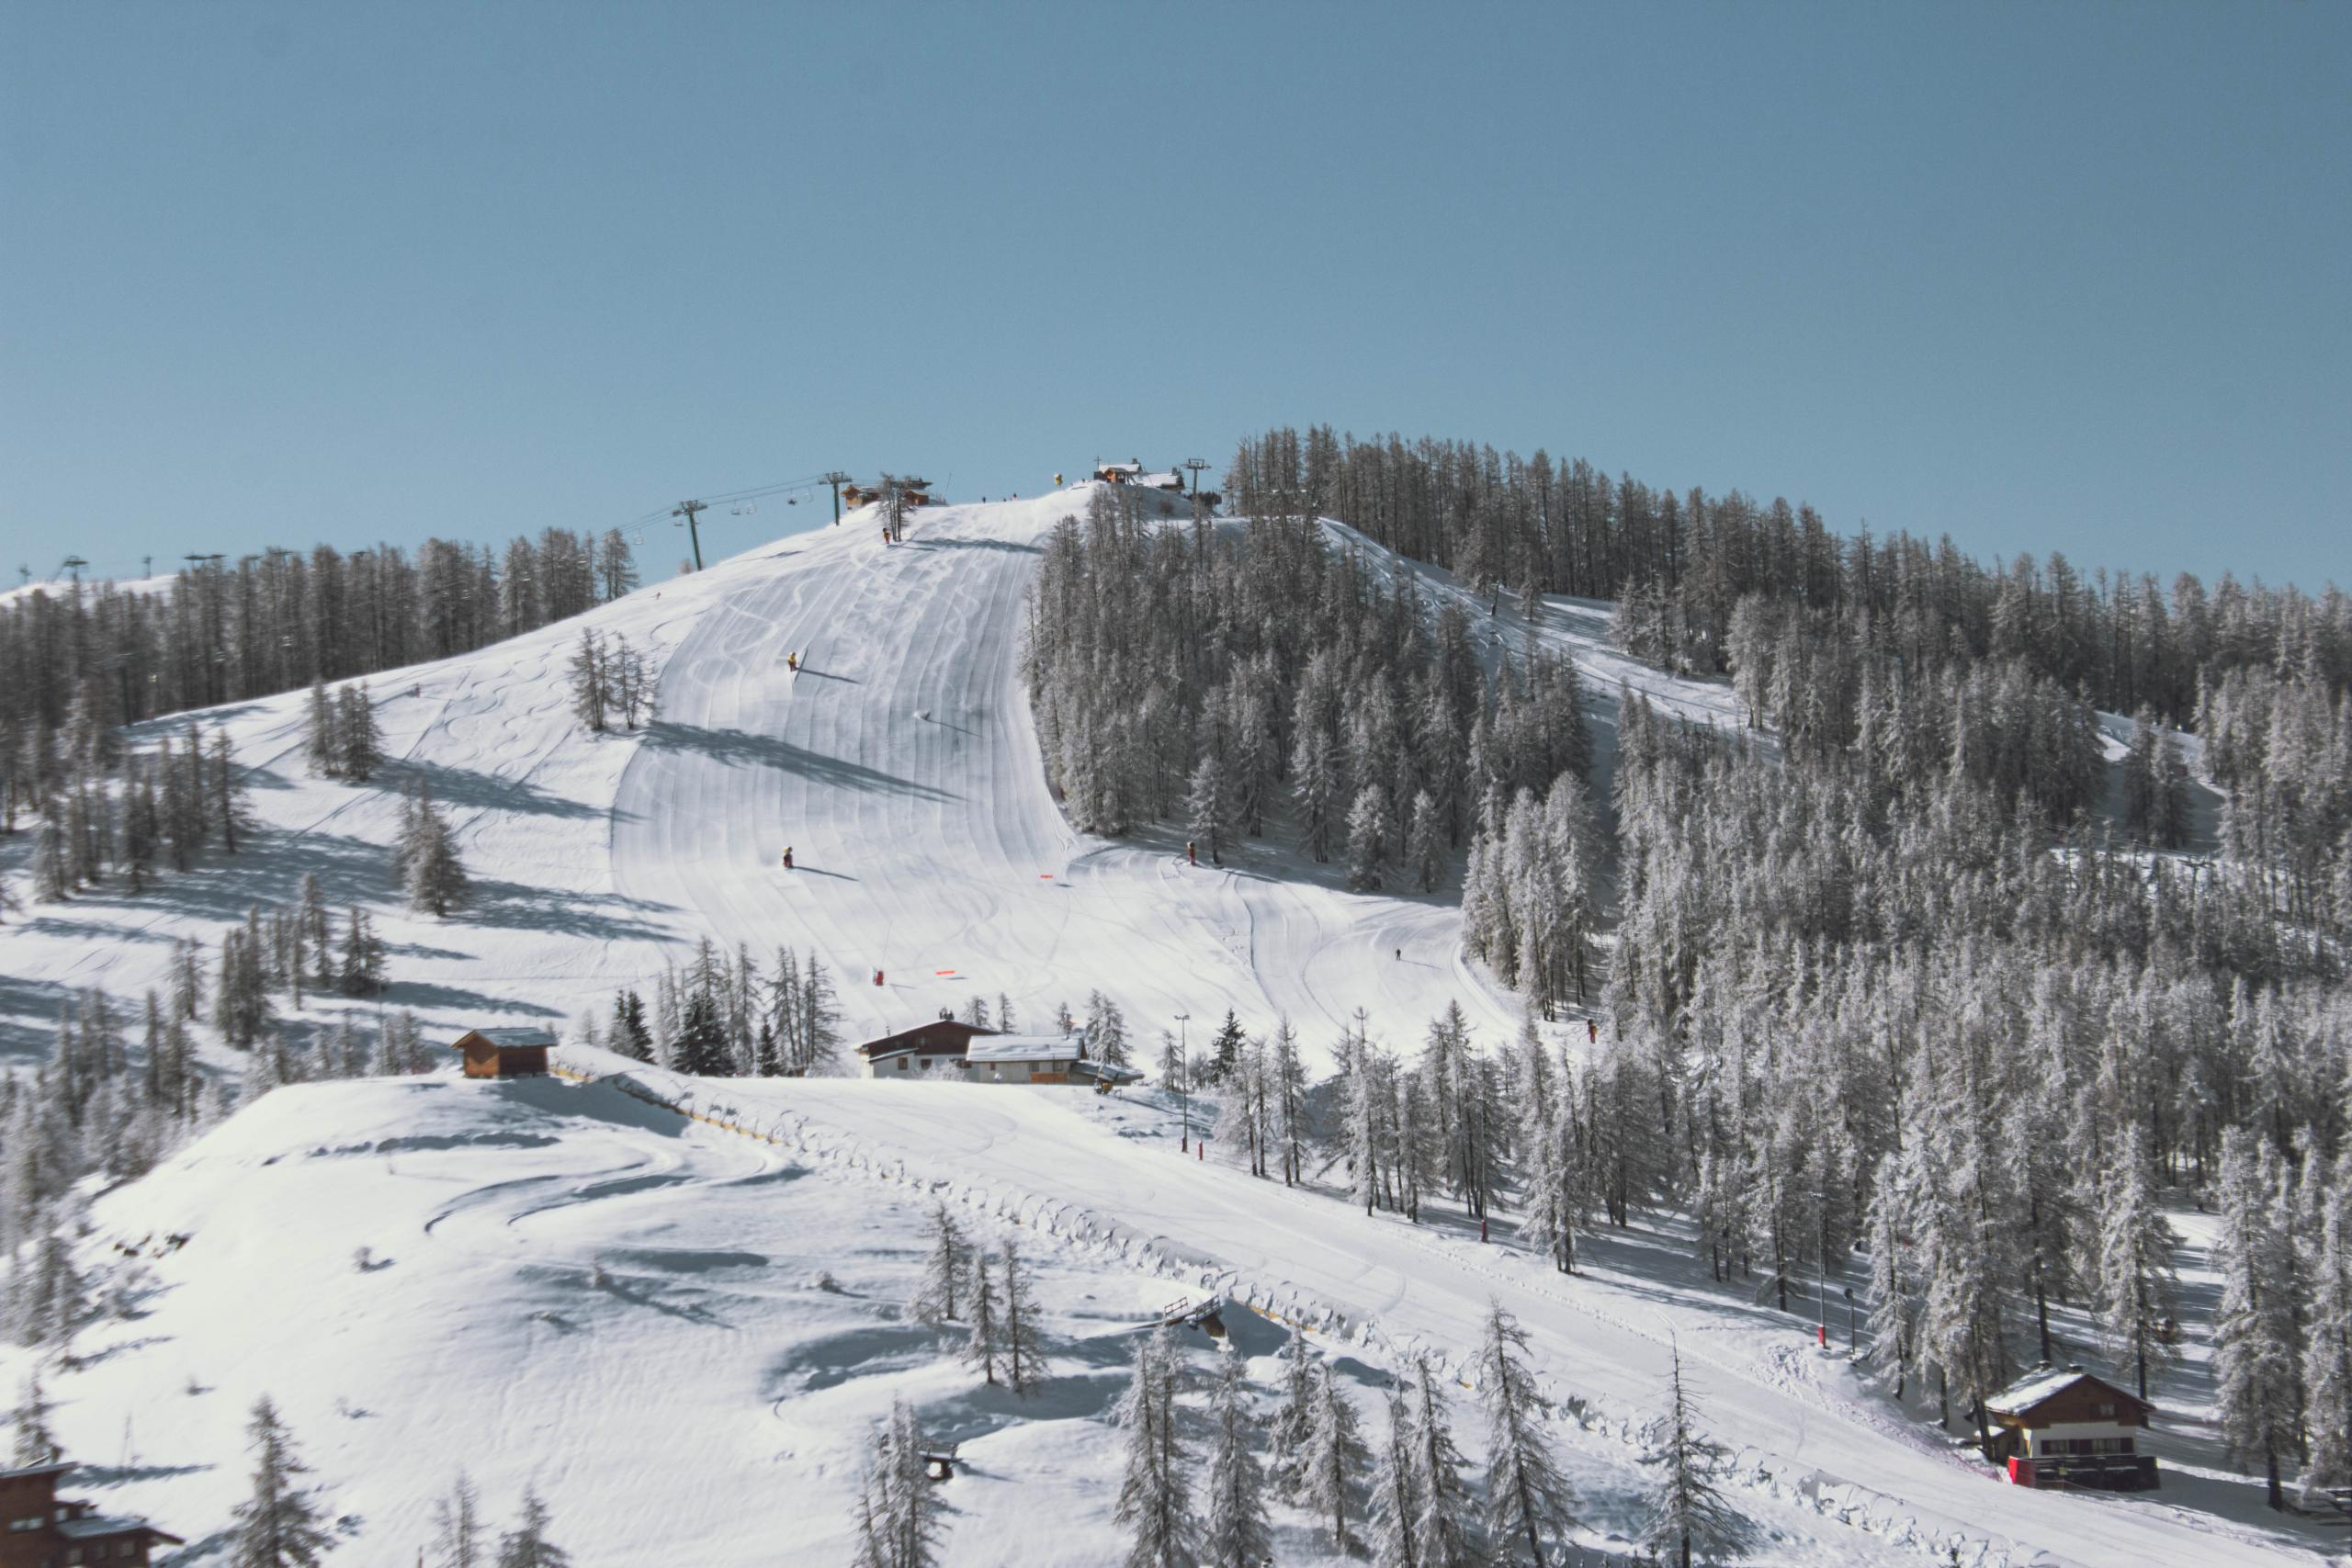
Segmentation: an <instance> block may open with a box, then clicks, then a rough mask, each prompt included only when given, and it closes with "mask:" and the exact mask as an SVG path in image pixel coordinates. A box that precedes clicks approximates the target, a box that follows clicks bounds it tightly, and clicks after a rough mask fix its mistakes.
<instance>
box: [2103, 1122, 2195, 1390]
mask: <svg viewBox="0 0 2352 1568" xmlns="http://www.w3.org/2000/svg"><path fill="white" fill-rule="evenodd" d="M2151 1169H2152V1164H2151V1161H2150V1158H2149V1155H2148V1134H2147V1129H2146V1128H2144V1127H2143V1126H2141V1125H2139V1124H2138V1123H2136V1122H2135V1123H2133V1124H2132V1125H2131V1127H2129V1128H2128V1129H2126V1130H2125V1132H2124V1135H2123V1143H2122V1145H2121V1146H2120V1148H2118V1149H2117V1150H2116V1151H2115V1152H2114V1153H2113V1154H2112V1155H2110V1156H2109V1160H2108V1177H2107V1182H2106V1185H2105V1187H2104V1188H2103V1190H2101V1191H2100V1193H2099V1212H2098V1270H2097V1276H2096V1280H2097V1296H2096V1305H2097V1314H2098V1331H2099V1339H2100V1343H2101V1345H2102V1346H2103V1347H2104V1348H2105V1349H2106V1351H2107V1353H2108V1355H2109V1357H2110V1358H2111V1359H2113V1360H2114V1362H2115V1364H2116V1365H2117V1366H2119V1367H2121V1368H2124V1369H2126V1370H2128V1371H2130V1372H2131V1375H2132V1378H2133V1379H2134V1381H2135V1382H2136V1383H2137V1385H2138V1388H2139V1393H2140V1397H2141V1398H2142V1399H2143V1400H2144V1399H2146V1398H2147V1397H2148V1386H2149V1380H2150V1377H2151V1375H2152V1374H2153V1373H2154V1372H2156V1371H2162V1370H2163V1369H2165V1367H2168V1366H2171V1365H2173V1364H2174V1363H2176V1362H2177V1360H2178V1359H2179V1352H2178V1351H2177V1350H2176V1349H2175V1348H2174V1347H2173V1341H2174V1338H2175V1334H2174V1331H2173V1330H2174V1325H2175V1323H2176V1321H2177V1311H2178V1304H2177V1295H2178V1291H2177V1280H2176V1277H2175V1275H2174V1273H2173V1266H2172V1255H2173V1249H2174V1248H2175V1247H2178V1246H2179V1245H2180V1237H2179V1236H2178V1235H2177V1234H2176V1233H2175V1232H2174V1230H2173V1228H2172V1225H2171V1224H2169V1223H2168V1222H2167V1221H2166V1220H2165V1215H2164V1211H2163V1210H2162V1209H2161V1208H2159V1207H2158V1206H2157V1204H2156V1199H2155V1193H2154V1190H2152V1189H2151V1187H2150V1183H2149V1174H2150V1171H2151Z"/></svg>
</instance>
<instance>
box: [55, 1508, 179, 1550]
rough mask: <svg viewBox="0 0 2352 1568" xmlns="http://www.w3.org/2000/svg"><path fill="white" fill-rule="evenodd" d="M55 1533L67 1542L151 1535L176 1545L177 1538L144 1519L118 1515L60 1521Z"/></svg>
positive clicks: (90, 1515) (98, 1515)
mask: <svg viewBox="0 0 2352 1568" xmlns="http://www.w3.org/2000/svg"><path fill="white" fill-rule="evenodd" d="M57 1533H58V1534H60V1535H62V1536H63V1537H64V1538H65V1539H66V1540H90V1539H91V1538H92V1537H93V1536H114V1535H153V1536H160V1537H162V1538H163V1539H164V1540H168V1541H171V1542H173V1543H175V1544H177V1542H178V1541H179V1539H180V1538H179V1537H177V1536H175V1535H173V1534H172V1533H170V1532H169V1531H168V1530H159V1529H156V1528H155V1527H154V1526H153V1525H151V1524H149V1523H148V1522H147V1521H146V1520H145V1519H127V1518H124V1517H121V1516H120V1515H119V1514H85V1515H84V1516H82V1517H80V1518H78V1519H60V1520H58V1521H57Z"/></svg>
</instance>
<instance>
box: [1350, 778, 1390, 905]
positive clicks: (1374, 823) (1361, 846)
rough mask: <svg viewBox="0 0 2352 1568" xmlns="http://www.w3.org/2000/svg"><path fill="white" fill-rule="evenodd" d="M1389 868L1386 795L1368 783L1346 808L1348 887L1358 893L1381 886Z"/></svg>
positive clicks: (1383, 791)
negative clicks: (1351, 804)
mask: <svg viewBox="0 0 2352 1568" xmlns="http://www.w3.org/2000/svg"><path fill="white" fill-rule="evenodd" d="M1387 865H1388V792H1387V791H1385V790H1384V789H1383V788H1381V786H1380V785H1378V784H1366V785H1364V786H1363V788H1362V789H1361V790H1358V791H1357V792H1356V798H1355V804H1354V805H1353V806H1351V807H1349V808H1348V886H1350V887H1351V888H1353V889H1355V890H1356V891H1357V892H1359V893H1363V892H1370V891H1373V890H1374V889H1376V888H1378V887H1379V886H1380V885H1381V879H1380V874H1381V873H1382V872H1383V871H1385V869H1386V868H1387Z"/></svg>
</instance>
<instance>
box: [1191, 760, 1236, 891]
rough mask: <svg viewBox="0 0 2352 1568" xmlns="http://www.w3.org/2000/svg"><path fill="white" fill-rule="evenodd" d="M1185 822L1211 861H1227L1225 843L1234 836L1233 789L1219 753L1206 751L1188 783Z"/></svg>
mask: <svg viewBox="0 0 2352 1568" xmlns="http://www.w3.org/2000/svg"><path fill="white" fill-rule="evenodd" d="M1184 808H1185V813H1186V816H1185V823H1186V827H1187V829H1188V830H1189V831H1190V832H1191V833H1192V835H1193V843H1194V845H1195V846H1197V850H1198V852H1204V853H1205V854H1207V856H1208V860H1209V863H1210V864H1211V865H1223V864H1224V863H1225V847H1226V845H1227V843H1228V842H1230V841H1231V840H1232V838H1233V791H1232V790H1231V788H1230V787H1228V785H1227V783H1226V777H1225V764H1224V762H1223V761H1221V760H1219V759H1218V758H1217V757H1216V755H1215V754H1213V753H1212V754H1209V755H1204V756H1203V757H1202V758H1201V760H1200V761H1199V762H1198V763H1197V764H1196V765H1195V766H1194V767H1193V776H1192V779H1191V780H1190V782H1189V783H1188V784H1186V786H1185V794H1184Z"/></svg>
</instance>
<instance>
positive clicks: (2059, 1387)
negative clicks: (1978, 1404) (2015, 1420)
mask: <svg viewBox="0 0 2352 1568" xmlns="http://www.w3.org/2000/svg"><path fill="white" fill-rule="evenodd" d="M2079 1382H2091V1383H2098V1386H2099V1387H2101V1388H2104V1389H2108V1390H2109V1391H2110V1392H2113V1393H2122V1392H2123V1391H2122V1390H2120V1389H2117V1388H2115V1386H2114V1385H2113V1384H2112V1383H2109V1382H2106V1381H2104V1380H2103V1379H2100V1378H2096V1377H2093V1376H2092V1375H2091V1374H2090V1373H2088V1372H2086V1371H2083V1369H2082V1368H2080V1367H2036V1368H2035V1369H2034V1370H2033V1371H2030V1372H2028V1373H2026V1375H2025V1376H2023V1377H2021V1378H2019V1379H2018V1381H2017V1382H2013V1383H2011V1384H2010V1385H2009V1386H2008V1387H2007V1388H2005V1389H2003V1390H2002V1391H2001V1392H2000V1393H1996V1394H1995V1395H1993V1396H1992V1397H1991V1398H1989V1399H1987V1400H1986V1401H1985V1409H1987V1410H1989V1411H1991V1412H1992V1413H1993V1414H1995V1415H1996V1416H2022V1415H2024V1414H2026V1413H2027V1412H2028V1411H2030V1410H2031V1409H2033V1408H2034V1406H2036V1405H2038V1404H2044V1403H2046V1402H2047V1401H2049V1400H2051V1399H2053V1398H2055V1397H2056V1396H2057V1395H2059V1394H2061V1393H2064V1392H2065V1391H2066V1390H2068V1389H2070V1388H2072V1387H2074V1386H2075V1384H2076V1383H2079ZM2124 1397H2125V1398H2127V1399H2128V1398H2130V1397H2131V1395H2129V1394H2125V1395H2124Z"/></svg>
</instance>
